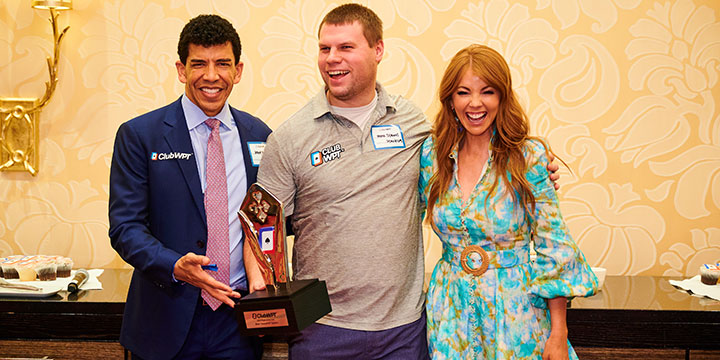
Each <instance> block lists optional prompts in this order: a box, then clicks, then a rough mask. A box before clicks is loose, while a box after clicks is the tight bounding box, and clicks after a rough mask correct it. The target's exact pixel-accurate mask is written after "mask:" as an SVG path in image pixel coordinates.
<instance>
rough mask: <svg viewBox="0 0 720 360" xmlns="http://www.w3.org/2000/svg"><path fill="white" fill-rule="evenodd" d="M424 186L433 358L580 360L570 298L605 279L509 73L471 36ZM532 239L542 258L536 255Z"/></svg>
mask: <svg viewBox="0 0 720 360" xmlns="http://www.w3.org/2000/svg"><path fill="white" fill-rule="evenodd" d="M438 92H439V96H440V101H441V103H442V108H441V109H440V111H439V113H438V115H437V117H436V119H435V123H434V126H433V132H432V136H430V137H429V138H428V139H427V140H426V141H425V143H424V144H423V148H422V155H421V163H420V167H421V171H420V180H419V190H420V194H421V197H422V199H423V201H425V202H426V204H427V214H428V221H429V222H430V223H431V224H432V226H433V229H434V230H435V233H436V234H437V235H438V236H439V237H440V240H441V241H442V244H443V255H442V259H440V261H439V262H438V264H437V265H436V266H435V269H434V271H433V274H432V278H431V280H430V284H429V288H428V294H427V316H428V342H429V347H430V354H431V356H432V357H433V359H497V360H505V359H541V358H542V359H568V358H570V359H577V355H576V354H575V352H574V351H573V349H572V347H571V346H570V344H569V342H568V340H567V325H566V321H565V314H566V298H568V297H574V296H589V295H592V294H594V293H595V292H596V291H597V287H598V282H597V278H596V277H595V275H594V274H593V273H592V270H590V267H589V266H588V264H587V262H586V261H585V257H584V256H583V254H582V253H581V252H580V250H579V249H578V247H577V245H576V244H575V242H574V241H573V240H572V238H571V237H570V233H569V231H568V228H567V226H566V224H565V222H564V221H563V219H562V216H561V215H560V209H559V206H558V199H557V195H556V193H555V189H554V187H553V183H552V181H551V180H550V179H549V177H548V173H547V169H546V168H545V164H547V163H548V152H549V150H548V147H547V146H546V144H545V142H544V141H543V140H541V139H539V138H534V137H530V136H529V135H528V120H527V116H526V115H525V113H524V111H523V110H522V108H521V107H520V105H519V103H518V101H517V98H516V96H515V94H514V93H513V90H512V84H511V79H510V70H509V68H508V65H507V63H506V62H505V60H504V59H503V58H502V56H501V55H500V54H498V53H497V52H496V51H495V50H493V49H491V48H489V47H486V46H482V45H471V46H469V47H467V48H465V49H463V50H461V51H460V52H458V53H457V54H456V55H455V57H453V59H452V60H451V61H450V64H449V65H448V68H447V69H446V71H445V74H444V75H443V79H442V82H441V85H440V89H439V91H438ZM532 245H534V249H535V251H536V252H537V258H536V260H534V261H531V259H530V249H531V246H532Z"/></svg>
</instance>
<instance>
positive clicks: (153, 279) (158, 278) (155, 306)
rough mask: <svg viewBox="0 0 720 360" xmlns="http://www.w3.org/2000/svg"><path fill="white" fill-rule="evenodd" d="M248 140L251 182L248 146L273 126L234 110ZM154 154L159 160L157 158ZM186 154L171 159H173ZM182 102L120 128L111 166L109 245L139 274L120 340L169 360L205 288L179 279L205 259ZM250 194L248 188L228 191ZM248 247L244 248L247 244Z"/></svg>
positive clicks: (252, 171) (252, 170) (199, 196)
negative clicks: (195, 257)
mask: <svg viewBox="0 0 720 360" xmlns="http://www.w3.org/2000/svg"><path fill="white" fill-rule="evenodd" d="M230 111H231V113H232V116H233V119H234V121H235V123H236V124H237V128H238V132H239V136H240V139H241V141H242V148H243V158H244V160H245V171H246V174H247V184H248V186H249V185H251V184H252V183H254V182H255V181H256V176H257V167H255V166H253V165H252V163H251V161H250V159H251V158H250V153H249V149H248V146H247V143H248V142H249V141H260V142H265V140H266V139H267V136H268V134H270V128H269V127H267V125H265V124H264V123H263V122H262V121H260V120H259V119H258V118H255V117H253V116H252V115H250V114H248V113H245V112H242V111H238V110H236V109H234V108H232V107H231V108H230ZM153 153H156V154H158V156H153ZM175 153H179V154H192V155H189V156H188V155H181V156H179V157H174V158H172V159H168V157H173V156H167V154H175ZM194 156H195V154H194V153H193V148H192V143H191V141H190V134H189V132H188V128H187V123H186V121H185V116H184V113H183V109H182V105H181V103H180V100H179V99H178V100H177V101H175V102H173V103H171V104H169V105H167V106H165V107H162V108H160V109H157V110H154V111H152V112H149V113H147V114H144V115H141V116H139V117H137V118H135V119H132V120H130V121H128V122H126V123H124V124H122V125H121V126H120V128H119V129H118V132H117V135H116V138H115V148H114V152H113V158H112V165H111V168H110V202H109V218H110V231H109V235H110V241H111V244H112V246H113V248H115V250H116V251H117V252H118V254H120V256H121V257H122V258H123V260H125V261H126V262H127V263H128V264H130V265H132V266H133V267H134V268H135V270H134V271H133V276H132V280H131V282H130V289H129V292H128V296H127V302H126V304H125V313H124V316H123V324H122V330H121V333H120V343H121V344H123V346H125V347H126V348H127V349H129V350H130V351H131V352H133V353H135V354H137V355H138V356H140V357H143V358H150V359H163V358H171V357H173V356H174V355H175V354H177V352H178V351H179V350H180V348H181V346H182V345H183V343H184V341H185V338H186V336H187V334H188V331H189V329H190V323H191V321H192V318H193V314H194V312H195V306H196V305H197V302H198V298H199V293H200V289H199V288H197V287H195V286H191V285H189V284H181V283H176V282H173V280H172V274H173V267H174V265H175V262H176V261H177V260H178V259H179V258H180V257H181V256H182V255H185V254H187V253H188V252H193V253H196V254H203V255H204V254H205V243H206V241H207V224H206V220H205V208H204V203H203V193H202V189H201V187H200V177H199V175H198V169H197V165H196V161H195V158H194ZM230 191H243V192H245V191H247V189H230ZM241 245H242V244H241Z"/></svg>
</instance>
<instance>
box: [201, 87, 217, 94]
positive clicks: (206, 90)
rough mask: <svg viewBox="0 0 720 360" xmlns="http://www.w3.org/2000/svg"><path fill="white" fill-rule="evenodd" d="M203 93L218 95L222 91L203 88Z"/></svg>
mask: <svg viewBox="0 0 720 360" xmlns="http://www.w3.org/2000/svg"><path fill="white" fill-rule="evenodd" d="M202 91H203V92H205V93H208V94H217V93H219V92H220V89H208V88H203V89H202Z"/></svg>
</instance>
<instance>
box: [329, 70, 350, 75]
mask: <svg viewBox="0 0 720 360" xmlns="http://www.w3.org/2000/svg"><path fill="white" fill-rule="evenodd" d="M347 73H349V71H347V70H345V71H341V70H335V71H328V75H330V76H336V75H345V74H347Z"/></svg>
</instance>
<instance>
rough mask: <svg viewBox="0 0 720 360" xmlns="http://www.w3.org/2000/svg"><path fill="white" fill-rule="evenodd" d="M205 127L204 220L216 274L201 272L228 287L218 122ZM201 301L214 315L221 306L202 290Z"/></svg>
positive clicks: (224, 191) (225, 197)
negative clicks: (205, 220)
mask: <svg viewBox="0 0 720 360" xmlns="http://www.w3.org/2000/svg"><path fill="white" fill-rule="evenodd" d="M205 124H207V126H209V127H210V128H211V129H212V132H211V133H210V137H209V138H208V146H207V164H206V171H205V177H206V187H205V216H206V218H207V229H208V236H207V252H206V254H207V257H209V258H210V263H214V264H217V266H218V270H217V272H215V271H210V270H205V271H206V272H207V273H208V274H210V276H212V277H214V278H215V280H217V281H220V282H222V283H225V284H229V283H230V230H229V224H228V192H227V177H226V174H225V154H224V153H223V147H222V142H221V141H220V120H218V119H207V120H205ZM202 298H203V299H204V300H205V302H206V303H207V304H208V305H210V307H211V308H212V309H213V311H215V310H216V309H217V308H218V307H219V306H220V305H221V304H222V302H221V301H220V300H217V299H215V298H214V297H212V296H211V295H210V294H209V293H208V292H206V291H205V290H203V291H202Z"/></svg>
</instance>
